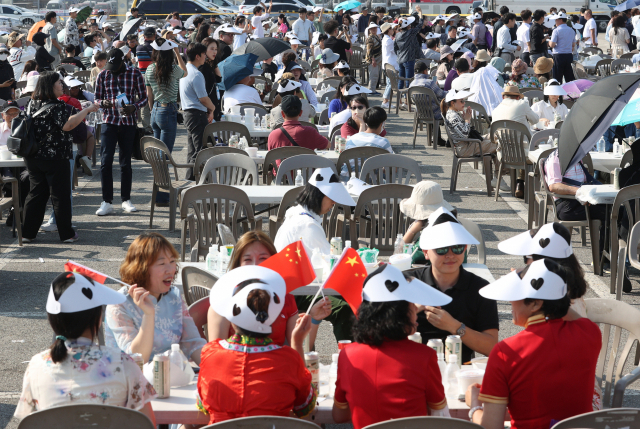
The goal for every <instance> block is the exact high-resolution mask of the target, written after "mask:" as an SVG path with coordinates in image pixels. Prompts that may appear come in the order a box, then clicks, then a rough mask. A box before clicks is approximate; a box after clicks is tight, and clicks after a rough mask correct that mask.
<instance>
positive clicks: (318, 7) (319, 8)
mask: <svg viewBox="0 0 640 429" xmlns="http://www.w3.org/2000/svg"><path fill="white" fill-rule="evenodd" d="M321 10H322V8H321V7H320V6H316V7H314V8H313V11H314V12H320V11H321Z"/></svg>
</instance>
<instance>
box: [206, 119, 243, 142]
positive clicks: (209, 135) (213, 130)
mask: <svg viewBox="0 0 640 429" xmlns="http://www.w3.org/2000/svg"><path fill="white" fill-rule="evenodd" d="M232 135H237V136H238V138H242V137H245V138H246V139H247V141H248V142H251V133H249V130H248V129H247V127H245V126H244V125H243V124H239V123H237V122H229V121H220V122H214V123H213V124H209V125H207V126H206V127H205V128H204V132H203V137H202V141H204V142H205V144H207V145H210V146H215V145H216V139H215V138H216V137H217V138H218V140H221V141H223V142H225V143H228V142H229V138H230V137H231V136H232Z"/></svg>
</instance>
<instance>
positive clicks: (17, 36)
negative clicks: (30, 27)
mask: <svg viewBox="0 0 640 429" xmlns="http://www.w3.org/2000/svg"><path fill="white" fill-rule="evenodd" d="M24 36H26V34H24V33H18V32H17V31H14V32H12V33H11V34H9V37H8V38H7V47H8V48H13V45H15V44H16V42H17V41H18V40H20V39H22V38H23V37H24Z"/></svg>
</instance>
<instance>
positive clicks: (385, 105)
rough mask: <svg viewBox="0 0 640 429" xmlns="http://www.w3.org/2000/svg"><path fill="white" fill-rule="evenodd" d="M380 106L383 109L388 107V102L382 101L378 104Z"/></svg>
mask: <svg viewBox="0 0 640 429" xmlns="http://www.w3.org/2000/svg"><path fill="white" fill-rule="evenodd" d="M380 107H382V108H383V109H388V108H389V103H382V104H381V105H380Z"/></svg>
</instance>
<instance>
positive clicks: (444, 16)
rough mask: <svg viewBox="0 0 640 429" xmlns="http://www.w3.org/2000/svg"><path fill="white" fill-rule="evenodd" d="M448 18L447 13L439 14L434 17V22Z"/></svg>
mask: <svg viewBox="0 0 640 429" xmlns="http://www.w3.org/2000/svg"><path fill="white" fill-rule="evenodd" d="M446 19H447V17H446V15H438V16H436V17H435V18H433V22H438V21H444V20H446Z"/></svg>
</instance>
